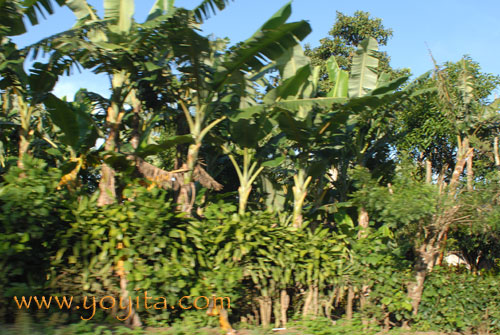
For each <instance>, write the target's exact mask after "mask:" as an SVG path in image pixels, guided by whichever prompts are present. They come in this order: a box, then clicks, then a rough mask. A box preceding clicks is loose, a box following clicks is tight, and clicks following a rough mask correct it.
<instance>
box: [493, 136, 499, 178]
mask: <svg viewBox="0 0 500 335" xmlns="http://www.w3.org/2000/svg"><path fill="white" fill-rule="evenodd" d="M493 155H494V156H495V166H496V167H497V170H498V171H500V155H499V154H498V136H495V138H494V139H493Z"/></svg>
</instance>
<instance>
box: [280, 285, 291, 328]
mask: <svg viewBox="0 0 500 335" xmlns="http://www.w3.org/2000/svg"><path fill="white" fill-rule="evenodd" d="M288 306H290V296H289V295H288V293H287V291H286V290H281V298H280V307H281V326H282V327H286V323H287V317H286V312H287V310H288Z"/></svg>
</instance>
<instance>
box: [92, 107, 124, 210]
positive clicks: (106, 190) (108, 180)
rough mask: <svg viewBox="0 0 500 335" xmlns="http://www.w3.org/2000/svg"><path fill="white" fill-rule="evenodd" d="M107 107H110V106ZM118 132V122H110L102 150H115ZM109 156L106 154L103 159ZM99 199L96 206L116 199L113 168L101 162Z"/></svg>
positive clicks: (109, 112) (110, 202) (107, 203)
mask: <svg viewBox="0 0 500 335" xmlns="http://www.w3.org/2000/svg"><path fill="white" fill-rule="evenodd" d="M109 109H112V107H110V108H109ZM111 113H113V112H111V111H108V118H107V119H108V124H109V123H111V122H110V120H111V117H110V116H109V115H110V114H111ZM118 132H119V124H117V123H116V122H114V123H111V125H110V131H109V134H108V138H107V139H106V143H105V144H104V150H106V151H116V147H117V138H118ZM107 158H109V155H106V156H105V157H104V159H107ZM99 190H100V194H99V199H98V200H97V205H98V206H105V205H109V204H112V203H114V202H115V200H116V186H115V170H114V169H113V168H112V167H111V166H109V165H108V164H106V163H102V168H101V180H99Z"/></svg>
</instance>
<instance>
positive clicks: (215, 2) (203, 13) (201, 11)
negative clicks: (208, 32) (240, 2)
mask: <svg viewBox="0 0 500 335" xmlns="http://www.w3.org/2000/svg"><path fill="white" fill-rule="evenodd" d="M229 2H230V0H203V1H202V2H201V3H200V4H199V5H198V6H197V7H196V8H195V9H193V13H194V17H195V18H196V20H197V21H198V22H203V21H204V20H206V19H207V18H209V17H210V12H212V13H213V14H215V13H216V10H215V8H217V9H218V10H224V9H225V8H226V6H227V5H229Z"/></svg>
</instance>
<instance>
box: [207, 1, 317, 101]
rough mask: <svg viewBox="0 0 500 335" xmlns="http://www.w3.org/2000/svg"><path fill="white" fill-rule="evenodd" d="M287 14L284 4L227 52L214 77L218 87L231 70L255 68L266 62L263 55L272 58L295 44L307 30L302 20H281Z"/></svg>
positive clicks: (286, 16) (255, 69)
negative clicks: (255, 30)
mask: <svg viewBox="0 0 500 335" xmlns="http://www.w3.org/2000/svg"><path fill="white" fill-rule="evenodd" d="M290 14H291V5H290V4H287V5H285V6H284V7H283V8H281V9H280V10H279V11H278V12H277V13H276V14H274V15H273V16H272V17H271V18H270V19H269V20H268V21H267V22H266V23H265V24H264V25H263V26H262V27H261V28H260V29H259V30H258V31H257V32H256V33H255V34H254V35H253V36H252V37H250V38H249V39H248V40H246V41H245V42H243V43H242V44H241V45H239V46H237V47H235V48H233V49H232V50H230V52H229V53H228V54H227V56H226V59H225V61H224V62H223V63H222V64H221V68H220V69H219V70H218V71H217V73H216V75H215V78H214V82H213V83H214V87H215V90H216V91H218V90H220V89H221V87H222V86H223V85H224V83H225V82H226V81H227V80H228V79H229V77H230V76H231V75H232V74H233V72H237V71H241V70H243V71H259V70H260V69H262V68H263V67H264V66H265V65H266V64H267V59H269V60H276V59H278V58H279V57H280V56H282V55H283V53H284V52H285V50H287V49H288V48H291V47H293V46H295V45H297V44H298V42H299V41H301V40H302V39H304V38H305V37H306V36H307V35H308V34H309V33H310V32H311V27H310V25H309V24H308V23H307V22H306V21H299V22H293V23H285V22H286V20H287V19H288V17H289V16H290Z"/></svg>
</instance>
